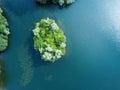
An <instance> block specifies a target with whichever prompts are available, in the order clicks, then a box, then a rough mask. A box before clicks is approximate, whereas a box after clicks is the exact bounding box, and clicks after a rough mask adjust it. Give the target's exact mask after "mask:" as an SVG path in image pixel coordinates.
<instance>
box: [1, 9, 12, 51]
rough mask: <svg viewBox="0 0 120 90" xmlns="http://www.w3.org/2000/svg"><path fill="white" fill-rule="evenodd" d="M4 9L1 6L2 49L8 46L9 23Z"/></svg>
mask: <svg viewBox="0 0 120 90" xmlns="http://www.w3.org/2000/svg"><path fill="white" fill-rule="evenodd" d="M2 13H3V11H2V9H1V8H0V51H4V50H5V49H6V48H7V46H8V35H9V34H10V32H9V29H8V23H7V20H6V18H5V17H4V16H3V15H2Z"/></svg>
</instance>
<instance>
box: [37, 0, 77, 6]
mask: <svg viewBox="0 0 120 90" xmlns="http://www.w3.org/2000/svg"><path fill="white" fill-rule="evenodd" d="M37 2H39V3H40V4H46V3H47V2H52V3H55V4H59V5H60V6H67V5H69V4H71V3H73V2H75V0H37Z"/></svg>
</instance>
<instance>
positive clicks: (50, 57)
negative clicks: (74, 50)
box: [33, 18, 66, 62]
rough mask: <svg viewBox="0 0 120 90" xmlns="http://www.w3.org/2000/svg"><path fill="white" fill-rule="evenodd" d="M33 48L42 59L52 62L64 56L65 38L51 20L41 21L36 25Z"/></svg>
mask: <svg viewBox="0 0 120 90" xmlns="http://www.w3.org/2000/svg"><path fill="white" fill-rule="evenodd" d="M33 33H34V48H35V49H36V50H38V51H39V52H40V53H41V56H42V59H44V60H45V61H51V62H54V61H55V60H58V59H59V58H61V56H63V55H65V51H66V37H65V35H64V32H63V31H62V30H61V29H60V28H59V27H58V25H57V24H56V23H55V21H54V20H53V19H49V18H47V19H42V20H41V21H40V22H38V23H36V26H35V29H34V30H33Z"/></svg>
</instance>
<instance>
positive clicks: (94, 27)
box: [0, 0, 120, 90]
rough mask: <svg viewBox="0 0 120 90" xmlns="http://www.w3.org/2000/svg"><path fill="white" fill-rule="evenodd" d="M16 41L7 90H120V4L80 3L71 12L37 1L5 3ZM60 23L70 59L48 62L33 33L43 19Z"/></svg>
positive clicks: (104, 0)
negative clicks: (34, 46) (51, 19)
mask: <svg viewBox="0 0 120 90" xmlns="http://www.w3.org/2000/svg"><path fill="white" fill-rule="evenodd" d="M0 5H1V6H2V8H3V9H4V11H5V13H6V14H7V18H8V22H9V26H10V30H11V35H10V39H9V42H10V43H9V48H8V50H7V51H6V52H4V53H2V54H1V55H0V56H1V57H2V58H3V59H4V60H5V63H6V69H7V73H8V76H9V82H8V85H7V87H6V88H5V90H120V0H76V2H75V3H74V4H72V5H71V6H69V7H67V8H63V9H62V8H59V7H58V6H57V5H47V6H41V7H40V6H37V5H36V3H35V0H2V3H1V4H0ZM46 17H50V18H53V19H55V20H56V22H57V23H58V24H59V26H60V27H61V28H62V29H63V30H64V32H65V34H66V36H67V54H66V55H65V56H64V57H63V58H62V59H61V60H59V61H57V62H55V63H47V62H43V61H42V60H41V59H40V55H39V53H38V52H36V51H35V50H34V48H33V39H32V38H33V34H32V29H33V28H34V25H35V23H36V22H37V21H39V20H40V19H41V18H46Z"/></svg>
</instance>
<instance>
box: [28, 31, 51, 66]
mask: <svg viewBox="0 0 120 90" xmlns="http://www.w3.org/2000/svg"><path fill="white" fill-rule="evenodd" d="M31 40H32V41H31ZM26 45H27V46H28V52H29V53H30V55H31V57H32V60H33V66H34V67H39V66H41V65H47V64H50V62H45V61H44V60H42V59H41V55H40V53H39V51H36V50H35V49H34V42H33V33H32V32H31V34H30V37H29V39H28V40H27V42H26Z"/></svg>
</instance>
